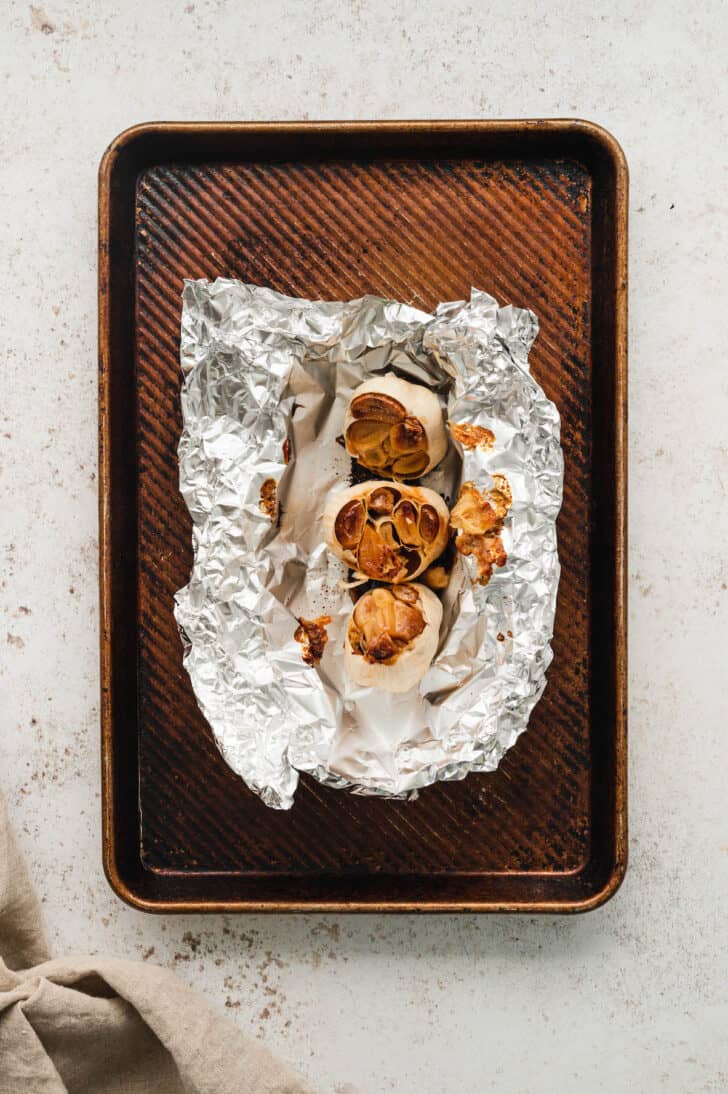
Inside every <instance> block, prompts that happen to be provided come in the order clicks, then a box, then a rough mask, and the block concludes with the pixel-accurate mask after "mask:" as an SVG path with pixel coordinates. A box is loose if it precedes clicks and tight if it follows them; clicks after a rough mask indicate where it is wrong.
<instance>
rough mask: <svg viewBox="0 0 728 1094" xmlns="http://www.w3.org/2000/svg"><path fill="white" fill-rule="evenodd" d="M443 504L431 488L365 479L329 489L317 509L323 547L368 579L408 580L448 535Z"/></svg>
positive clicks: (423, 567) (441, 547)
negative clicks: (331, 492) (330, 494)
mask: <svg viewBox="0 0 728 1094" xmlns="http://www.w3.org/2000/svg"><path fill="white" fill-rule="evenodd" d="M449 517H450V514H449V513H448V509H447V506H446V505H445V502H444V501H443V500H442V498H441V497H440V495H439V494H436V493H435V492H434V490H427V489H426V488H425V487H421V486H404V485H402V484H398V485H396V486H395V485H394V484H393V483H391V482H365V483H362V484H361V485H359V486H351V487H349V488H348V489H347V490H342V491H341V492H340V493H338V494H335V495H334V496H333V497H332V498H331V499H330V501H329V502H328V504H327V506H326V508H325V510H324V514H323V533H324V539H325V541H326V544H327V546H328V547H329V550H331V551H333V553H334V554H335V555H336V557H337V558H340V559H341V561H342V562H346V563H347V564H348V565H349V566H350V567H351V568H352V570H354V571H356V573H358V574H361V575H362V576H363V577H368V578H371V579H372V580H374V581H388V582H391V583H392V584H399V583H401V582H404V581H412V579H413V578H415V577H417V575H418V574H421V573H422V571H423V570H426V569H427V567H428V566H429V565H430V563H432V562H434V560H435V559H436V558H438V557H439V556H440V555H441V554H442V552H443V550H444V548H445V545H446V544H447V540H448V536H449V527H448V525H449Z"/></svg>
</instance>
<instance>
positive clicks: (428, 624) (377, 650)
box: [344, 584, 442, 692]
mask: <svg viewBox="0 0 728 1094" xmlns="http://www.w3.org/2000/svg"><path fill="white" fill-rule="evenodd" d="M441 621H442V605H441V604H440V601H439V600H438V599H437V597H436V596H435V594H434V593H433V592H431V591H430V590H429V589H426V588H425V587H424V586H423V585H416V584H412V585H393V586H391V587H390V588H376V589H372V590H370V591H369V592H367V593H365V594H364V595H363V596H362V597H361V598H360V599H359V600H358V601H357V603H356V606H355V608H354V610H353V612H352V613H351V616H350V618H349V625H348V627H347V631H346V638H345V642H344V651H345V663H346V668H347V672H348V673H349V676H350V677H351V679H352V680H353V681H354V683H356V684H359V685H361V686H362V687H376V688H380V689H381V690H383V691H389V692H402V691H408V690H409V689H410V688H412V687H414V686H415V684H418V683H419V681H420V680H421V679H422V677H423V676H424V675H425V673H426V672H427V670H428V668H429V667H430V664H431V662H432V658H433V657H434V656H435V651H436V650H437V644H438V641H439V636H440V623H441Z"/></svg>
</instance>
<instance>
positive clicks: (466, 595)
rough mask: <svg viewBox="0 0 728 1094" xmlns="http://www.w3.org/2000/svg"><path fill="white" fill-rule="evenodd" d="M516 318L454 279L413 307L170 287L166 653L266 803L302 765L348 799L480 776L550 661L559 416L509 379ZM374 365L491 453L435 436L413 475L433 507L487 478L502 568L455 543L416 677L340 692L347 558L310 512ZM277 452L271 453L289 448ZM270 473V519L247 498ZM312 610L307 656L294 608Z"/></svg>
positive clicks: (528, 338) (516, 377) (323, 492)
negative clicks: (173, 467) (501, 513)
mask: <svg viewBox="0 0 728 1094" xmlns="http://www.w3.org/2000/svg"><path fill="white" fill-rule="evenodd" d="M537 332H538V323H537V320H536V317H535V316H534V315H533V313H532V312H530V311H526V310H521V309H518V308H514V307H499V306H498V304H497V303H496V301H495V300H494V299H493V297H491V296H489V295H488V294H487V293H485V292H480V291H476V290H473V292H472V294H471V297H470V300H469V301H468V302H462V301H458V302H456V303H446V304H441V305H440V306H439V307H438V308H437V310H436V312H435V314H434V315H429V314H427V313H425V312H422V311H419V310H417V309H415V308H413V307H410V306H409V305H407V304H402V303H397V302H395V301H392V300H382V299H379V298H375V297H364V298H362V299H360V300H353V301H350V302H347V303H329V302H321V301H308V300H297V299H292V298H289V297H285V296H282V295H280V294H278V293H276V292H273V291H272V290H270V289H266V288H260V287H257V286H254V285H245V284H241V283H240V282H237V281H231V280H224V279H218V280H217V281H215V282H213V283H208V282H207V281H188V282H186V283H185V287H184V293H183V312H182V337H181V363H182V369H183V373H184V386H183V390H182V409H183V417H184V429H183V433H182V437H181V440H180V444H179V467H180V489H181V491H182V494H183V495H184V498H185V501H186V503H187V506H188V507H189V511H190V514H191V516H192V520H193V547H194V563H193V567H192V573H191V576H190V581H189V584H188V585H187V586H186V587H185V588H183V589H181V590H180V591H179V592H178V593H177V596H176V607H175V615H176V619H177V623H178V625H179V629H180V634H181V637H182V641H183V646H184V663H185V666H186V668H187V671H188V672H189V675H190V679H191V681H192V686H193V688H194V691H195V695H196V697H197V701H198V703H199V706H200V708H201V710H202V712H203V713H204V715H205V717H206V718H207V720H208V722H209V723H210V726H211V728H212V731H213V733H214V736H215V739H216V741H217V744H218V746H219V748H220V751H221V752H222V754H223V756H224V757H225V759H226V761H227V763H228V764H229V765H230V766H231V767H232V768H233V769H234V770H235V771H236V772H237V773H238V774H239V775H240V776H242V778H243V779H244V780H245V782H246V783H247V784H248V786H250V787H251V788H252V789H253V790H254V791H255V792H256V793H258V794H259V795H260V796H261V797H262V799H263V800H264V801H265V802H266V804H267V805H269V806H273V807H275V808H279V809H288V808H290V806H291V805H292V803H293V795H294V792H295V790H296V785H297V782H298V777H299V775H298V773H299V772H301V771H306V772H309V773H310V774H312V775H313V776H315V777H316V778H317V779H319V780H320V781H321V782H322V783H325V784H327V785H329V786H335V787H339V788H347V789H350V790H353V791H354V792H357V793H366V794H379V795H384V796H396V797H413V796H416V792H417V790H418V788H421V787H425V786H428V785H429V784H431V783H434V782H435V781H437V780H439V779H461V778H463V777H464V776H465V775H467V774H468V772H471V771H493V770H494V769H495V768H496V767H497V766H498V763H499V762H500V760H501V758H502V757H503V755H504V754H505V752H506V751H507V750H508V749H509V748H510V747H511V745H512V744H513V743H514V742H515V740H516V738H517V737H518V736H519V734H520V733H522V732H523V731H524V730H525V728H526V726H527V723H528V719H529V716H530V714H531V711H532V710H533V707H534V705H535V703H536V702H537V701H538V699H539V697H540V696H541V694H542V692H543V689H544V687H545V684H546V675H545V674H546V670H547V668H548V666H549V664H550V661H551V656H552V654H551V647H550V640H551V636H552V630H553V620H554V611H555V606H556V594H557V587H558V580H559V561H558V553H557V545H556V529H555V521H556V517H557V514H558V512H559V508H560V505H561V494H562V484H563V461H562V453H561V447H560V444H559V415H558V412H557V410H556V408H555V406H554V405H553V403H551V402H550V401H549V400H548V399H547V398H546V397H545V395H544V393H543V391H542V390H541V388H540V387H539V386H538V384H537V383H536V382H535V381H534V380H533V378H532V377H531V376H530V375H529V372H528V352H529V349H530V347H531V345H532V343H533V341H534V339H535V337H536V334H537ZM388 370H395V371H396V372H397V373H399V374H400V375H402V376H403V377H405V378H406V379H410V380H414V381H416V382H418V383H422V384H427V385H428V386H430V387H431V388H432V389H433V390H435V391H436V392H437V393H438V395H439V397H440V399H441V401H442V404H443V408H445V409H446V411H447V414H448V415H449V418H450V420H451V421H457V422H470V423H472V424H475V425H483V426H486V427H488V428H489V429H491V430H492V431H493V432H494V433H495V444H494V446H493V447H492V448H491V449H490V450H488V451H487V452H486V451H483V450H482V449H474V450H466V451H464V452H463V451H462V450H461V449H460V447H459V446H456V445H455V444H453V443H451V446H450V450H449V452H448V454H447V456H446V457H445V460H444V461H443V462H442V464H441V465H440V466H439V467H438V468H436V469H435V470H433V471H432V472H431V473H430V474H429V475H427V476H425V478H424V479H423V480H422V483H423V485H426V486H430V487H432V488H433V489H435V490H438V491H439V492H440V493H441V494H442V495H443V496H444V497H445V499H446V500H448V501H451V502H454V500H455V498H456V497H457V491H458V487H459V485H460V483H461V482H462V481H465V480H468V479H470V480H473V481H474V482H475V484H476V485H477V486H478V487H479V488H481V489H484V488H487V487H489V486H491V485H492V479H491V474H492V473H494V472H498V473H501V474H504V475H506V477H507V478H508V481H509V483H510V485H511V489H512V492H513V506H512V509H511V511H510V514H509V517H508V519H507V521H506V524H505V529H504V533H503V542H504V546H505V549H506V551H507V554H508V561H507V563H506V565H505V566H504V567H503V568H502V569H496V570H495V571H494V573H493V577H492V578H491V580H490V583H489V584H488V585H486V586H484V587H483V586H480V585H478V584H476V583H475V582H474V580H473V578H474V574H473V571H472V570H471V568H470V566H471V560H469V559H462V558H460V557H458V560H457V562H456V564H455V568H454V570H453V576H452V579H451V582H450V586H449V588H448V590H447V592H446V594H445V597H444V618H443V626H442V631H441V638H440V646H439V649H438V652H437V655H436V657H435V660H434V661H433V664H432V666H431V668H430V670H429V672H428V674H427V676H426V677H425V678H424V680H423V681H422V683H421V684H420V686H419V688H418V689H416V690H413V691H412V692H409V693H406V694H405V695H389V694H384V693H381V692H377V691H374V690H369V691H367V690H365V689H358V688H355V687H354V686H353V685H352V684H351V683H350V681H349V679H348V677H347V675H346V672H345V669H344V659H343V647H344V634H345V627H346V622H347V618H348V616H349V613H350V612H351V609H352V602H351V598H350V595H349V593H348V592H347V591H346V590H345V589H342V587H341V585H342V581H343V580H345V579H346V576H347V570H346V567H345V566H344V565H343V564H342V563H340V562H338V561H337V560H336V559H335V558H333V556H332V555H331V554H329V552H327V550H326V548H325V546H324V544H323V541H322V535H321V521H320V518H321V514H322V511H323V508H324V504H325V500H326V498H327V495H328V494H329V492H330V491H332V490H335V489H338V488H341V487H343V486H346V485H348V484H349V482H350V475H351V461H350V459H349V457H348V456H347V454H346V452H345V450H344V449H343V447H342V446H341V444H340V443H337V437H340V434H341V432H342V426H343V420H344V411H345V408H346V405H347V402H348V400H349V398H350V397H351V394H352V392H353V390H354V389H355V388H356V387H357V386H358V385H359V384H360V383H361V382H363V381H364V380H365V379H367V378H369V377H370V375H371V374H376V373H381V372H384V371H388ZM286 455H289V456H290V459H289V460H288V462H287V461H286ZM270 479H274V480H275V482H276V484H277V499H278V519H277V521H275V522H272V521H271V519H270V517H269V516H268V514H267V513H266V512H265V511H264V509H263V508H262V507H261V488H262V487H263V484H264V483H265V482H266V481H267V480H270ZM321 615H330V616H331V617H332V623H331V624H330V626H329V628H328V632H329V642H328V644H327V646H326V649H325V653H324V656H323V659H322V661H321V664H320V665H318V666H317V667H315V668H312V667H309V666H308V665H306V664H305V663H304V661H303V660H302V647H301V645H300V644H299V643H298V642H296V641H295V640H294V637H293V636H294V632H295V630H296V628H297V621H298V619H299V618H301V617H303V618H305V619H312V618H315V617H317V616H321Z"/></svg>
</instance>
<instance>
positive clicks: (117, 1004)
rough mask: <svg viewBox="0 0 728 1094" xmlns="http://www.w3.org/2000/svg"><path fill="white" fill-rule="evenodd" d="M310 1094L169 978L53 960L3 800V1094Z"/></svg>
mask: <svg viewBox="0 0 728 1094" xmlns="http://www.w3.org/2000/svg"><path fill="white" fill-rule="evenodd" d="M147 1092H149V1094H313V1091H312V1089H311V1088H310V1087H309V1086H307V1085H306V1084H305V1083H304V1082H303V1080H302V1079H301V1078H300V1077H299V1076H297V1075H296V1074H295V1073H294V1072H293V1071H291V1070H290V1069H289V1068H288V1067H286V1066H285V1065H284V1064H282V1063H281V1062H280V1061H278V1060H276V1059H275V1058H274V1057H273V1056H272V1055H271V1053H269V1052H268V1050H267V1049H265V1048H264V1047H263V1046H262V1045H260V1044H259V1043H257V1042H256V1041H254V1040H253V1039H251V1038H249V1037H246V1036H245V1035H244V1034H243V1033H241V1031H240V1030H239V1029H238V1028H237V1027H236V1026H234V1025H233V1024H232V1023H230V1022H229V1021H227V1020H226V1019H225V1018H223V1017H221V1016H219V1015H217V1014H216V1013H215V1012H214V1011H213V1010H212V1009H211V1008H210V1007H209V1006H208V1005H207V1003H205V1002H204V1000H203V999H201V998H200V996H199V995H197V993H196V992H195V991H193V989H192V988H190V987H188V986H187V985H186V984H184V983H183V982H182V981H181V980H179V979H178V978H177V977H176V976H174V975H173V974H172V973H171V972H169V971H168V970H166V969H163V968H159V967H158V966H155V965H148V964H141V963H140V962H134V961H122V960H119V959H117V958H104V957H68V958H60V959H55V960H52V959H50V956H49V953H48V946H47V943H46V940H45V936H44V933H43V927H42V923H41V916H40V907H39V904H38V900H37V897H36V895H35V892H34V890H33V887H32V885H31V881H30V877H29V875H28V870H27V867H26V864H25V862H24V860H23V857H22V855H21V852H20V848H19V846H18V843H17V840H16V838H15V835H14V833H13V831H12V829H11V827H10V823H9V819H8V813H7V807H6V803H5V799H4V797H3V795H2V793H1V792H0V1094H147Z"/></svg>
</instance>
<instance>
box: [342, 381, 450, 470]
mask: <svg viewBox="0 0 728 1094" xmlns="http://www.w3.org/2000/svg"><path fill="white" fill-rule="evenodd" d="M371 393H374V394H378V395H389V397H390V398H392V399H396V400H397V402H398V403H401V404H402V406H403V407H404V409H405V412H406V413H407V414H408V415H409V416H410V417H412V418H418V419H419V420H420V422H421V423H422V426H423V428H424V430H425V435H426V437H427V455H428V457H429V458H428V463H427V466H426V467H425V469H424V471H420V473H419V474H418V475H415V476H404V475H403V476H402V481H406V479H407V478H408V477H409V478H418V479H419V478H421V477H422V475H426V474H427V472H428V471H432V468H433V467H437V465H438V463H439V462H440V460H442V459H443V457H444V456H445V453H446V452H447V444H448V441H447V430H446V429H445V423H444V421H443V418H442V409H441V407H440V400H439V399H438V397H437V395H435V393H434V391H430V389H429V388H428V387H423V386H422V384H412V383H410V382H409V380H402V379H401V378H400V377H399V376H395V374H394V373H393V372H385V374H384V375H383V376H374V377H372V379H371V380H365V381H364V383H363V384H360V385H359V387H358V388H356V390H355V391H354V392H353V393H352V396H351V399H350V400H349V405H348V406H347V408H346V415H345V417H344V437H346V433H347V430H348V428H349V426H350V425H351V423H352V422H353V421H355V420H356V419H355V418H354V416H353V414H352V413H351V404H352V403H353V401H354V399H356V398H358V396H359V395H369V394H371ZM347 451H348V446H347ZM350 455H353V453H350ZM354 458H356V457H354Z"/></svg>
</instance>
